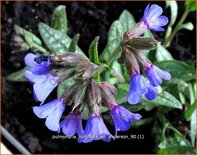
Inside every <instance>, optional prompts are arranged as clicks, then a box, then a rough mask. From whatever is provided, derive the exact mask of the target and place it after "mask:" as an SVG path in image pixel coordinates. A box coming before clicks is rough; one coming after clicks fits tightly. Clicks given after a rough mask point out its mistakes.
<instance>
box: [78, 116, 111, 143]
mask: <svg viewBox="0 0 197 155" xmlns="http://www.w3.org/2000/svg"><path fill="white" fill-rule="evenodd" d="M100 139H102V140H103V141H105V142H109V141H111V134H110V133H109V131H108V129H107V127H106V126H105V124H104V121H103V119H102V117H101V116H96V115H93V116H90V117H89V119H88V121H87V125H86V128H85V130H84V133H83V135H82V136H79V139H78V142H79V143H81V142H83V143H89V142H92V141H94V140H100Z"/></svg>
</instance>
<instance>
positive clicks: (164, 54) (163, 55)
mask: <svg viewBox="0 0 197 155" xmlns="http://www.w3.org/2000/svg"><path fill="white" fill-rule="evenodd" d="M156 59H157V61H164V60H173V57H172V55H171V54H170V52H169V51H168V50H167V49H166V48H165V47H163V46H162V45H161V44H160V43H158V44H157V49H156Z"/></svg>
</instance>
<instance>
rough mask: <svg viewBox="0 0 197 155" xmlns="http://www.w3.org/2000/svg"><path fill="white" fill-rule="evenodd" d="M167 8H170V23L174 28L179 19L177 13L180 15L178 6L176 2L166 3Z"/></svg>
mask: <svg viewBox="0 0 197 155" xmlns="http://www.w3.org/2000/svg"><path fill="white" fill-rule="evenodd" d="M166 7H167V8H168V7H170V15H171V17H170V23H169V26H172V25H173V24H174V23H175V21H176V18H177V13H178V5H177V2H176V1H166Z"/></svg>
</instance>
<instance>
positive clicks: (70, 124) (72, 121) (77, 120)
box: [60, 113, 84, 136]
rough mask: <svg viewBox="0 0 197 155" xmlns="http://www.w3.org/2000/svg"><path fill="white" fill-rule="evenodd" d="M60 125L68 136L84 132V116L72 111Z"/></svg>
mask: <svg viewBox="0 0 197 155" xmlns="http://www.w3.org/2000/svg"><path fill="white" fill-rule="evenodd" d="M60 127H61V128H62V132H63V133H64V134H65V135H66V136H73V135H74V134H75V133H77V134H78V135H82V134H83V131H84V130H83V127H82V117H81V114H74V113H70V114H69V115H68V116H67V117H66V118H65V119H64V120H63V121H62V122H61V123H60Z"/></svg>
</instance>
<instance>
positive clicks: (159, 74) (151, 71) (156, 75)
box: [145, 64, 171, 86]
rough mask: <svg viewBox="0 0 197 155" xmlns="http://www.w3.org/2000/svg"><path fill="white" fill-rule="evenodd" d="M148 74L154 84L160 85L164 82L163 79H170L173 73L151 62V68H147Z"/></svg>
mask: <svg viewBox="0 0 197 155" xmlns="http://www.w3.org/2000/svg"><path fill="white" fill-rule="evenodd" d="M145 73H146V76H147V77H148V80H149V82H150V84H151V85H152V86H158V85H160V84H161V83H162V79H164V80H170V79H171V75H170V73H168V72H166V71H162V70H161V69H159V68H158V67H157V66H155V65H153V64H151V65H150V67H149V68H147V69H146V70H145Z"/></svg>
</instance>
